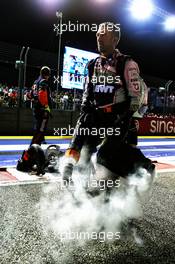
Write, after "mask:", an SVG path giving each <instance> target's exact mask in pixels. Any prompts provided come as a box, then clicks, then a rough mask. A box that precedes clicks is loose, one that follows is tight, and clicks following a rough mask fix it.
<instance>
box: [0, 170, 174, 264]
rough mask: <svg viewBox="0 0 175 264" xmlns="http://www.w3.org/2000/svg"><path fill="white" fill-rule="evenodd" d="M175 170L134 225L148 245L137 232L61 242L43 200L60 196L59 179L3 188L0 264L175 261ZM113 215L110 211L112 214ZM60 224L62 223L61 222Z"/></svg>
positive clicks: (156, 189)
mask: <svg viewBox="0 0 175 264" xmlns="http://www.w3.org/2000/svg"><path fill="white" fill-rule="evenodd" d="M174 177H175V175H174V173H162V174H161V175H159V176H158V177H157V178H156V180H155V182H154V185H153V190H152V194H151V196H150V199H149V201H148V202H146V203H145V204H144V205H143V211H144V216H143V218H141V219H139V220H135V222H134V225H135V227H136V230H137V234H138V236H139V237H140V238H141V239H142V241H143V244H140V243H136V241H135V240H134V239H133V236H132V235H126V234H125V235H121V239H119V240H115V241H113V242H108V241H107V242H100V241H99V240H89V241H86V243H85V244H83V245H81V244H79V243H77V241H71V242H70V243H67V242H61V241H60V239H59V238H58V237H57V236H56V235H55V233H54V232H49V233H47V232H46V226H44V225H43V224H42V222H41V210H40V209H41V208H40V206H41V201H42V200H41V199H42V197H43V196H45V195H46V193H45V188H47V187H48V186H50V187H51V189H52V186H53V185H54V188H53V189H52V191H51V192H49V193H47V199H48V200H52V199H54V200H56V201H57V200H58V202H59V199H60V197H59V186H58V183H48V184H43V183H41V184H28V185H12V186H1V187H0V263H1V264H16V263H20V264H46V263H47V264H57V263H58V264H62V263H64V264H68V263H70V264H73V263H78V264H79V263H83V264H86V263H87V264H89V263H94V264H96V263H106V264H107V263H111V264H112V263H139V264H140V263H146V264H149V263H162V264H166V263H175V178H174ZM109 217H110V216H109ZM58 224H59V223H58Z"/></svg>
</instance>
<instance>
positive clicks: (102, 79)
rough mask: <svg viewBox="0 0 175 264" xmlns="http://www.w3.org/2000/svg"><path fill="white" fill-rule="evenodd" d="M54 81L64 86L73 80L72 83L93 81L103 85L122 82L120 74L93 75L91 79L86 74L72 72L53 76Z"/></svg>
mask: <svg viewBox="0 0 175 264" xmlns="http://www.w3.org/2000/svg"><path fill="white" fill-rule="evenodd" d="M53 82H54V84H56V83H58V84H61V86H63V84H64V83H65V82H72V83H78V82H79V83H82V84H84V83H92V84H97V83H98V84H101V85H106V84H120V83H121V78H120V76H119V75H117V76H112V75H108V76H103V75H101V76H95V75H94V76H92V78H91V79H90V78H89V76H84V75H80V74H79V75H75V74H71V75H70V76H68V75H65V76H54V77H53Z"/></svg>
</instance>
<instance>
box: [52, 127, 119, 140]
mask: <svg viewBox="0 0 175 264" xmlns="http://www.w3.org/2000/svg"><path fill="white" fill-rule="evenodd" d="M75 134H76V135H79V136H99V137H100V138H105V137H106V136H119V135H120V127H115V128H114V127H108V128H105V127H100V128H96V127H92V128H88V127H79V128H73V127H71V126H70V125H69V126H68V128H66V127H61V128H55V127H54V133H53V135H54V136H66V135H70V136H73V135H75Z"/></svg>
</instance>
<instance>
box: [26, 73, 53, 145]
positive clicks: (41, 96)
mask: <svg viewBox="0 0 175 264" xmlns="http://www.w3.org/2000/svg"><path fill="white" fill-rule="evenodd" d="M33 99H34V118H35V121H36V122H35V127H34V135H33V138H32V141H31V144H30V145H32V144H38V145H41V143H42V142H43V141H44V134H45V131H46V128H47V124H48V120H49V116H50V105H51V103H50V89H49V85H48V81H47V80H45V79H43V78H42V77H41V76H40V77H39V78H38V79H37V80H36V81H35V83H34V90H33Z"/></svg>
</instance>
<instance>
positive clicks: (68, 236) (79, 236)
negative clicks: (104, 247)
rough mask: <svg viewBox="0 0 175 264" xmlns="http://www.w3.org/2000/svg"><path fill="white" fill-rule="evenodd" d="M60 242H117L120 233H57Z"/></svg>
mask: <svg viewBox="0 0 175 264" xmlns="http://www.w3.org/2000/svg"><path fill="white" fill-rule="evenodd" d="M59 239H60V240H61V242H63V241H65V240H97V239H98V240H99V241H100V242H101V243H102V242H105V241H107V240H108V241H109V240H119V239H120V232H115V233H113V232H98V233H97V232H91V233H90V232H71V231H70V232H63V233H59Z"/></svg>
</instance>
